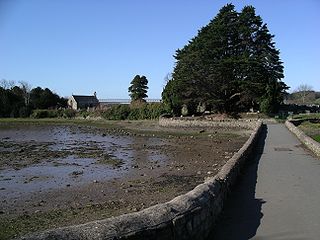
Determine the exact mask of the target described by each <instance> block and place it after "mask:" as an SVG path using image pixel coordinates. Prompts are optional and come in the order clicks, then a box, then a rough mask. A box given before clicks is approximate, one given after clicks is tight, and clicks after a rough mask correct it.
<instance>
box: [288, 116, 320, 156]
mask: <svg viewBox="0 0 320 240" xmlns="http://www.w3.org/2000/svg"><path fill="white" fill-rule="evenodd" d="M285 125H286V127H287V128H288V129H289V130H290V131H291V132H292V133H294V134H295V135H296V136H297V138H298V139H299V140H300V141H301V142H302V143H303V144H304V145H306V146H307V147H308V148H309V149H310V150H311V151H312V152H314V154H316V155H317V156H319V157H320V143H318V142H317V141H315V140H313V139H312V138H311V137H309V136H307V135H306V134H305V133H304V132H303V131H302V130H300V129H299V128H297V127H296V126H295V125H294V124H293V123H292V122H290V121H289V120H287V121H286V123H285Z"/></svg>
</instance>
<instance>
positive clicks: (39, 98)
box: [30, 87, 60, 109]
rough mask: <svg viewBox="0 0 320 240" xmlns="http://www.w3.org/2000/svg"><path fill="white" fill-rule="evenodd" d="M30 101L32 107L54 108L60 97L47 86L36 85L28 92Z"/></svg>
mask: <svg viewBox="0 0 320 240" xmlns="http://www.w3.org/2000/svg"><path fill="white" fill-rule="evenodd" d="M30 102H31V105H32V108H34V109H49V108H56V107H58V105H59V102H60V97H59V96H58V95H57V94H55V93H53V92H52V91H51V90H50V89H48V88H45V89H42V88H41V87H36V88H34V89H32V90H31V92H30Z"/></svg>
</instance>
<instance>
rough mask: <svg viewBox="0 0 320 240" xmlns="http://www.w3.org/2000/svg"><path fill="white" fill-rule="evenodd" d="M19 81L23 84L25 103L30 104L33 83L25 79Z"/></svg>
mask: <svg viewBox="0 0 320 240" xmlns="http://www.w3.org/2000/svg"><path fill="white" fill-rule="evenodd" d="M19 83H20V85H21V90H22V92H23V98H24V103H25V104H26V106H29V104H30V92H31V85H30V84H29V83H27V82H25V81H20V82H19Z"/></svg>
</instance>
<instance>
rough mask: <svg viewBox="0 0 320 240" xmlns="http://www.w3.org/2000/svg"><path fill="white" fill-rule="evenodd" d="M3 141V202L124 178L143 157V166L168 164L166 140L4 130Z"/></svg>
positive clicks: (50, 129) (59, 129) (69, 129)
mask: <svg viewBox="0 0 320 240" xmlns="http://www.w3.org/2000/svg"><path fill="white" fill-rule="evenodd" d="M0 139H1V142H0V154H1V156H0V164H1V165H0V167H1V170H0V200H3V199H8V198H13V197H20V196H22V195H25V194H28V193H32V192H43V191H48V190H51V189H59V188H66V187H69V186H79V185H82V184H86V183H90V182H93V181H108V180H112V179H115V178H119V177H122V176H125V175H126V174H128V173H129V172H130V171H131V169H132V167H131V166H132V165H133V164H136V161H137V160H136V156H138V155H139V156H140V157H141V156H142V157H143V161H150V162H153V161H157V162H163V161H165V160H166V156H165V155H163V154H161V153H160V150H158V149H157V146H158V145H162V144H164V143H163V140H162V139H157V138H150V139H148V138H143V140H141V138H140V139H137V138H135V137H132V136H112V135H99V134H94V133H88V132H86V131H83V130H82V129H80V128H78V127H75V126H25V127H19V128H17V129H1V130H0ZM145 144H148V147H147V148H146V149H144V147H143V146H147V145H145ZM135 146H140V149H136V147H135ZM141 146H142V149H143V150H144V153H143V155H141V152H140V150H141Z"/></svg>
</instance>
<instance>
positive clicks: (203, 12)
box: [0, 0, 320, 98]
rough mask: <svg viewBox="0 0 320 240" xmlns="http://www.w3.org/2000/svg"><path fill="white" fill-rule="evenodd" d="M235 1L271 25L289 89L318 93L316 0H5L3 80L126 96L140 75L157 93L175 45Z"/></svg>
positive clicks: (0, 19) (0, 44)
mask: <svg viewBox="0 0 320 240" xmlns="http://www.w3.org/2000/svg"><path fill="white" fill-rule="evenodd" d="M230 2H232V3H233V4H234V5H235V6H236V8H237V10H239V11H240V10H241V9H242V7H243V6H245V5H253V6H254V7H255V8H256V12H257V14H259V15H260V16H261V17H262V19H263V21H264V22H265V23H267V24H268V27H269V30H270V32H271V33H272V34H274V35H275V38H274V40H275V42H276V47H277V48H278V49H280V52H281V54H280V57H281V59H282V61H283V62H284V67H285V78H284V81H285V83H286V84H287V85H289V86H290V87H291V89H290V91H292V90H295V89H296V88H297V86H298V85H300V84H302V83H304V84H308V85H311V86H313V88H314V89H315V90H318V91H320V27H319V23H320V14H319V12H320V1H319V0H281V1H280V0H277V1H275V0H268V1H262V0H245V1H222V0H211V1H209V0H201V1H199V0H161V1H150V0H104V1H103V0H68V1H66V0H0V79H7V80H14V81H16V82H18V81H26V82H28V83H30V84H31V86H32V87H36V86H41V87H48V88H50V89H51V90H53V91H54V92H56V93H58V94H59V95H61V96H70V95H71V94H92V93H93V92H94V91H96V92H97V94H98V98H128V87H129V84H130V82H131V80H132V79H133V77H134V76H135V75H136V74H140V75H145V76H146V77H147V78H148V80H149V92H148V95H149V97H150V98H160V97H161V92H162V89H163V86H164V84H165V82H164V78H165V76H166V75H167V74H168V73H170V72H172V70H173V67H174V63H175V60H174V58H173V55H174V53H175V51H176V49H178V48H182V47H183V46H184V45H185V44H187V42H188V40H190V39H191V38H192V37H194V36H195V35H196V34H197V32H198V30H199V29H200V28H201V27H202V26H205V25H206V24H208V22H209V21H210V20H211V19H212V18H213V17H214V16H215V15H216V14H217V13H218V11H219V9H220V8H221V7H222V6H223V5H225V4H227V3H230Z"/></svg>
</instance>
